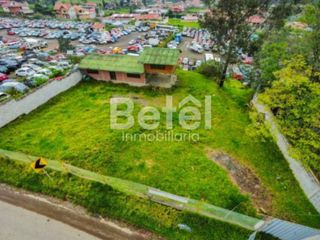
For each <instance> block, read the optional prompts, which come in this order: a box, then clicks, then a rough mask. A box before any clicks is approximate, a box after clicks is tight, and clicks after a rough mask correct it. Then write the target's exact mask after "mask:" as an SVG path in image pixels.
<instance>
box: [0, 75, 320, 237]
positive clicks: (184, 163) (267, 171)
mask: <svg viewBox="0 0 320 240" xmlns="http://www.w3.org/2000/svg"><path fill="white" fill-rule="evenodd" d="M178 75H179V79H180V80H181V81H180V86H179V87H178V88H176V89H175V90H173V91H172V92H163V91H154V90H148V89H135V88H131V87H126V86H118V85H112V84H107V83H103V82H95V81H91V82H83V83H81V84H80V85H78V86H76V87H75V88H73V89H71V90H69V91H68V92H66V93H64V94H61V95H60V96H58V97H56V98H54V99H53V100H51V101H50V102H49V103H47V104H46V105H44V106H42V107H40V108H39V109H38V110H36V111H34V112H32V113H31V114H29V115H28V116H25V117H23V118H21V119H18V120H17V121H15V122H13V123H12V124H10V125H8V126H7V127H5V128H3V129H1V130H0V147H1V148H4V149H8V150H15V151H22V152H25V153H29V154H32V155H39V156H46V157H48V158H52V159H57V160H59V159H61V160H64V161H67V162H70V163H72V164H73V165H76V166H80V167H82V168H86V169H89V170H93V171H97V172H99V173H102V174H104V175H110V176H115V177H120V178H124V179H129V180H132V181H136V182H140V183H144V184H146V185H150V186H154V187H157V188H160V189H162V190H165V191H168V192H172V193H175V194H178V195H183V196H187V197H192V198H195V199H202V200H204V201H207V202H209V203H212V204H215V205H218V206H221V207H224V208H228V209H234V208H235V211H238V212H242V213H246V214H249V215H252V216H255V215H256V214H257V213H256V210H255V208H254V207H253V204H252V202H251V199H250V198H249V197H248V196H247V195H245V194H243V193H241V192H240V190H239V188H238V187H237V186H236V185H235V184H233V183H232V181H231V180H230V178H229V177H228V175H227V173H226V172H225V171H224V170H223V169H222V168H221V167H219V166H217V165H216V164H214V163H213V162H212V161H211V160H209V159H208V158H207V156H206V153H205V152H206V149H208V148H210V149H218V150H223V151H224V152H226V153H228V154H230V155H231V156H233V157H234V158H235V159H237V160H238V161H239V162H240V163H241V164H243V165H246V166H247V167H249V168H250V169H252V170H253V171H254V172H255V173H256V175H257V176H258V177H259V178H260V180H261V182H262V184H263V185H264V187H266V188H267V189H268V191H269V192H270V193H271V195H272V209H271V210H270V212H268V215H272V216H275V217H280V218H284V219H288V220H291V221H295V222H299V223H302V224H306V225H309V226H313V227H317V226H319V224H320V217H319V216H318V214H317V213H316V211H315V210H314V209H313V208H312V206H311V205H310V203H309V202H308V201H307V199H306V198H305V196H304V195H303V193H302V191H301V189H300V188H299V186H298V184H297V182H296V181H295V180H294V178H293V175H292V173H291V172H290V170H289V168H288V166H287V163H286V161H285V160H284V159H283V157H282V156H281V153H280V152H279V150H278V149H277V147H276V145H275V144H274V143H273V142H272V141H271V140H269V141H264V142H263V141H261V140H260V139H259V138H257V137H256V138H252V137H250V135H248V134H247V131H246V130H247V127H248V126H249V125H250V120H249V117H248V107H247V101H248V99H249V98H250V96H251V94H252V93H251V92H250V91H249V90H246V89H243V88H241V86H240V85H239V84H238V83H237V82H228V83H227V85H226V87H225V88H224V89H223V90H219V89H218V88H217V87H216V85H215V84H214V83H213V81H212V80H209V79H206V78H205V77H203V76H201V75H200V74H197V73H191V72H183V71H178ZM166 94H172V95H173V96H174V102H175V103H177V102H178V101H179V100H181V99H183V98H185V97H186V96H188V95H189V94H191V95H193V96H194V97H197V98H199V99H203V98H204V96H205V95H208V94H210V95H212V111H213V113H212V118H213V127H212V129H211V130H204V129H202V128H201V129H199V130H196V133H199V134H200V141H199V142H194V143H189V142H187V143H186V142H146V141H141V142H139V141H135V142H130V141H126V142H124V141H122V132H121V131H119V130H111V129H110V127H109V126H110V121H109V99H110V97H112V96H113V97H119V96H127V97H132V98H134V99H135V102H136V104H135V105H136V110H135V113H136V112H137V111H138V110H139V108H141V107H142V106H144V105H152V106H155V107H158V108H159V109H160V108H161V107H163V106H164V103H165V95H166ZM163 117H164V116H162V122H161V127H160V130H159V131H161V132H163V131H164V118H163ZM174 119H175V121H176V120H177V115H176V114H175V115H174ZM173 131H174V132H185V130H183V129H181V128H180V127H178V126H177V125H176V124H175V128H174V130H173ZM127 132H129V133H143V132H146V131H145V130H143V129H141V128H140V127H139V126H138V125H137V126H135V127H134V128H132V129H130V130H128V131H127ZM5 166H6V165H4V164H3V163H2V165H1V167H0V169H2V170H1V172H0V181H7V180H6V179H7V178H8V177H9V176H11V177H9V178H10V179H11V181H8V182H9V183H11V184H17V185H18V186H24V187H28V188H30V185H29V184H28V182H29V183H32V182H35V181H36V178H37V177H36V176H33V175H32V176H33V177H30V179H29V178H28V177H27V176H24V175H23V174H21V176H18V177H17V179H14V178H15V177H13V176H15V174H18V173H19V171H17V172H12V173H11V171H13V170H12V168H10V169H11V170H9V168H5ZM57 177H59V178H57V180H55V181H56V182H57V183H56V184H57V185H59V186H60V185H63V188H62V189H66V192H67V193H68V194H65V195H63V196H62V197H65V198H71V199H75V201H80V200H81V197H80V198H79V199H80V200H77V197H76V196H77V194H80V195H81V196H82V195H86V194H89V193H85V191H82V190H81V186H82V185H81V184H80V186H79V187H78V188H80V189H78V188H77V189H73V187H72V186H71V185H72V184H79V183H75V182H74V180H73V181H72V182H71V183H69V181H67V180H65V181H64V179H65V178H62V179H61V180H59V179H60V176H57ZM18 178H19V179H18ZM21 182H23V183H21ZM31 188H32V184H31ZM84 188H86V187H84ZM88 188H89V187H88ZM58 189H60V188H58V187H56V188H55V187H54V186H53V187H51V188H48V189H45V193H49V194H53V195H55V194H56V195H59V194H60V193H59V191H60V190H58ZM34 190H37V191H38V190H39V189H34ZM90 190H92V189H90ZM68 191H69V192H68ZM92 191H93V190H92ZM94 191H98V190H96V189H95V190H94ZM81 192H83V193H81ZM110 192H111V191H109V193H110ZM90 194H91V192H90ZM92 194H93V193H92ZM101 194H102V193H101ZM106 194H107V193H106ZM110 194H111V193H110ZM112 194H115V193H112ZM112 194H111V195H108V198H110V199H111V200H114V199H116V196H113V195H112ZM116 195H117V196H118V197H119V193H117V194H116ZM91 196H95V195H91ZM99 196H100V195H97V199H95V198H94V197H93V198H92V200H90V201H92V203H94V205H92V206H96V207H94V209H93V210H94V211H98V212H99V211H100V210H101V209H99V207H98V206H99V205H101V204H102V203H99V200H100V199H103V198H102V196H101V198H99ZM108 198H107V199H108ZM123 198H124V197H123V196H121V199H123ZM111 200H110V201H111ZM83 201H84V202H85V203H83V202H81V201H80V204H82V205H85V206H89V208H90V206H91V202H90V201H89V203H88V202H87V200H83ZM101 201H102V200H101ZM104 201H106V203H104V204H110V203H109V202H108V201H107V200H104ZM114 201H115V200H114ZM130 203H132V204H133V205H134V200H130V201H129V203H128V206H132V205H130ZM141 204H142V205H143V207H142V210H141V209H140V208H138V207H137V209H136V211H137V212H134V213H132V214H133V215H135V214H137V218H138V219H136V220H135V219H134V216H131V215H130V214H129V215H128V213H127V212H126V211H125V210H124V209H126V208H128V206H126V205H125V203H122V202H121V201H120V202H119V204H118V205H116V206H118V207H119V208H121V209H119V210H118V212H116V213H114V212H113V211H116V210H115V209H113V207H112V206H109V208H107V209H108V211H105V212H103V213H111V215H113V216H115V217H119V218H125V219H127V220H128V221H130V222H133V223H136V224H138V225H140V226H145V227H147V228H150V229H153V230H154V231H157V232H159V233H161V234H163V235H165V236H168V237H169V238H171V237H172V238H173V239H178V238H176V236H173V235H174V232H175V230H174V227H173V225H174V224H175V223H177V222H179V221H182V219H183V220H185V219H184V218H181V214H182V213H176V212H175V211H172V212H174V213H172V214H171V210H170V211H169V212H170V213H168V215H166V216H165V218H164V217H163V216H162V215H161V214H160V215H161V216H157V217H155V218H154V219H153V220H152V221H151V222H150V224H149V223H148V221H147V219H144V215H143V214H146V212H148V214H149V211H150V212H152V211H153V210H152V209H153V207H154V208H157V207H155V206H154V205H153V204H150V206H149V205H148V204H147V203H144V202H143V203H141ZM145 204H146V205H148V207H146V206H145ZM139 206H140V205H139ZM149 208H150V209H149ZM103 209H104V208H103ZM145 209H148V210H145ZM161 209H162V208H161ZM162 210H163V211H164V212H165V211H167V210H166V209H164V208H163V209H162ZM162 210H159V211H162ZM141 211H142V212H141ZM127 215H128V216H127ZM140 217H141V219H140ZM191 219H195V222H197V220H196V217H194V216H193V217H192V218H191ZM157 221H158V223H157ZM163 221H164V222H166V224H167V225H165V224H163V223H162V222H163ZM148 224H149V225H148ZM157 224H159V225H157ZM215 224H217V223H216V222H215V223H214V224H213V225H215ZM164 225H165V226H164ZM198 227H199V226H198ZM195 228H197V226H196V224H195ZM199 231H200V232H201V231H202V234H199V235H196V234H195V233H193V234H195V235H194V236H193V238H192V239H208V238H207V237H208V236H212V235H210V234H212V233H211V232H210V231H211V230H210V229H202V230H201V228H199ZM219 231H220V232H219V233H217V234H222V233H223V232H224V231H226V232H228V234H231V235H232V234H233V233H234V232H233V230H230V229H229V228H228V227H226V228H224V230H223V229H222V230H219ZM221 231H222V232H221ZM237 231H238V230H235V232H237ZM239 234H240V233H239ZM231 235H230V236H231ZM240 235H241V234H240ZM183 236H184V235H183ZM183 236H181V238H180V239H184V238H182V237H183ZM216 236H217V238H212V239H219V237H218V236H219V235H216ZM232 236H233V235H232ZM185 239H189V238H185ZM210 239H211V238H210ZM228 239H242V237H241V238H240V236H239V238H234V237H230V238H228Z"/></svg>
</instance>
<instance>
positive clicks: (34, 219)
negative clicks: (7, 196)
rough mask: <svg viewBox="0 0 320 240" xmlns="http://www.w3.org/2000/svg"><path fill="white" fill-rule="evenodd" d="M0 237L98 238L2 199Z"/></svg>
mask: <svg viewBox="0 0 320 240" xmlns="http://www.w3.org/2000/svg"><path fill="white" fill-rule="evenodd" d="M0 213H1V214H0V239H5V240H22V239H23V240H38V239H39V240H43V239H46V240H56V239H59V240H98V238H96V237H93V236H91V235H89V234H87V233H85V232H82V231H80V230H77V229H75V228H73V227H71V226H69V225H66V224H63V223H61V222H58V221H56V220H54V219H51V218H48V217H45V216H43V215H40V214H37V213H34V212H31V211H29V210H25V209H23V208H20V207H16V206H14V205H11V204H8V203H5V202H2V201H0Z"/></svg>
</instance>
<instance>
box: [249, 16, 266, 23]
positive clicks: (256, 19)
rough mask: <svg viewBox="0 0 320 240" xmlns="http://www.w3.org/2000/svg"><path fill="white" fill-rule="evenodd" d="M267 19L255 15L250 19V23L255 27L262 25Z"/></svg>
mask: <svg viewBox="0 0 320 240" xmlns="http://www.w3.org/2000/svg"><path fill="white" fill-rule="evenodd" d="M264 21H265V19H264V18H263V17H261V16H259V15H253V16H250V17H249V18H248V22H249V23H251V24H254V25H260V24H262V23H264Z"/></svg>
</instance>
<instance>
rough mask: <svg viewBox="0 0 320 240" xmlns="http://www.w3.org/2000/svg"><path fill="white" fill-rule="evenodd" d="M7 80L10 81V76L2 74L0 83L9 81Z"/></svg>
mask: <svg viewBox="0 0 320 240" xmlns="http://www.w3.org/2000/svg"><path fill="white" fill-rule="evenodd" d="M7 79H8V76H7V75H6V74H4V73H0V82H2V81H4V80H7Z"/></svg>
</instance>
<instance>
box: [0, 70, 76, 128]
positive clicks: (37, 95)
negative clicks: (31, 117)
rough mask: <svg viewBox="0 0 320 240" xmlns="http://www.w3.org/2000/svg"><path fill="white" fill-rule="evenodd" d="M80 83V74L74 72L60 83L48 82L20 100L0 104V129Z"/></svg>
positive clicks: (56, 81)
mask: <svg viewBox="0 0 320 240" xmlns="http://www.w3.org/2000/svg"><path fill="white" fill-rule="evenodd" d="M80 81H81V73H80V72H79V71H76V72H73V73H71V74H70V75H69V76H67V77H66V78H64V79H62V80H60V81H58V80H52V81H49V82H48V83H47V84H45V85H43V86H41V87H39V88H37V89H34V90H33V91H32V92H30V93H28V94H27V95H25V96H24V97H22V98H20V99H17V100H16V99H11V100H8V101H6V102H3V103H0V128H1V127H3V126H5V125H6V124H8V123H10V122H11V121H13V120H15V119H17V118H18V117H20V116H21V115H23V114H28V113H30V112H31V111H33V110H34V109H36V108H38V107H39V106H41V105H42V104H44V103H46V102H47V101H49V100H50V99H51V98H53V97H55V96H57V95H58V94H60V93H62V92H64V91H66V90H68V89H69V88H71V87H73V86H75V85H76V84H78V83H79V82H80Z"/></svg>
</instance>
